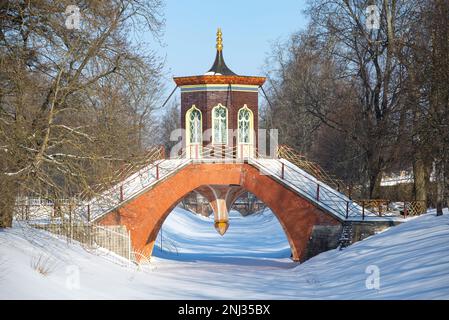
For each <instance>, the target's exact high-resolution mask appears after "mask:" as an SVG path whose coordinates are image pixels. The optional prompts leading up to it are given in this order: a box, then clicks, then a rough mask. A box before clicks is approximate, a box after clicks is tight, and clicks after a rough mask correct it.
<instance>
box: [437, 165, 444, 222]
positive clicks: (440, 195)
mask: <svg viewBox="0 0 449 320" xmlns="http://www.w3.org/2000/svg"><path fill="white" fill-rule="evenodd" d="M435 180H436V184H437V216H442V215H443V207H444V194H445V184H446V181H445V177H444V162H443V161H442V160H440V161H438V162H437V163H436V164H435Z"/></svg>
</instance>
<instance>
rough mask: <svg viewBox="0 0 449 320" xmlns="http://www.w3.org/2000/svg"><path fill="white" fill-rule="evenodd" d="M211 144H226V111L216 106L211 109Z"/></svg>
mask: <svg viewBox="0 0 449 320" xmlns="http://www.w3.org/2000/svg"><path fill="white" fill-rule="evenodd" d="M212 131H213V135H212V143H214V144H227V142H228V109H226V107H224V106H222V105H221V104H218V106H216V107H214V108H213V109H212Z"/></svg>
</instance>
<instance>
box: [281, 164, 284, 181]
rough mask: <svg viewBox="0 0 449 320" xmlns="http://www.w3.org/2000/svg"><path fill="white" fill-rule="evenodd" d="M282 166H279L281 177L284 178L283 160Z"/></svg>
mask: <svg viewBox="0 0 449 320" xmlns="http://www.w3.org/2000/svg"><path fill="white" fill-rule="evenodd" d="M281 164H282V166H281V179H282V180H284V171H285V168H284V167H285V164H284V163H283V162H281Z"/></svg>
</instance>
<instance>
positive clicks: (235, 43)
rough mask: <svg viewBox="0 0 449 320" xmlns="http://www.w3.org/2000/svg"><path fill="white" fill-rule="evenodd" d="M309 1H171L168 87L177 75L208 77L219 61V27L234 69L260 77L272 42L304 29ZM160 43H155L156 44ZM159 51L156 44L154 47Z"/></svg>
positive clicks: (163, 49) (164, 50)
mask: <svg viewBox="0 0 449 320" xmlns="http://www.w3.org/2000/svg"><path fill="white" fill-rule="evenodd" d="M305 3H306V0H278V1H269V0H240V1H239V0H221V1H218V0H166V6H165V18H166V27H165V34H164V36H163V38H162V41H163V43H164V46H157V45H156V48H155V49H156V50H157V52H158V54H159V55H160V56H162V57H164V58H165V59H166V60H165V61H166V63H165V70H166V71H167V74H166V76H167V79H166V81H167V89H168V90H171V88H172V87H173V85H174V84H173V82H171V81H170V78H171V77H172V76H189V75H198V74H203V73H205V72H206V71H207V70H209V68H210V67H211V66H212V63H213V61H214V58H215V52H216V51H215V50H216V49H215V38H216V31H217V27H221V28H222V31H223V44H224V48H223V53H224V57H225V61H226V64H227V65H228V67H229V68H230V69H231V70H232V71H234V72H235V73H237V74H240V75H260V74H261V73H262V66H263V63H264V61H265V58H266V56H267V54H268V53H269V52H270V46H271V43H272V42H273V41H275V40H277V39H287V38H288V36H289V34H291V33H292V32H294V31H297V30H299V29H301V28H303V27H304V26H305V24H306V18H305V16H304V15H303V13H302V10H303V9H304V8H305ZM153 44H154V42H153ZM152 47H153V48H154V46H152Z"/></svg>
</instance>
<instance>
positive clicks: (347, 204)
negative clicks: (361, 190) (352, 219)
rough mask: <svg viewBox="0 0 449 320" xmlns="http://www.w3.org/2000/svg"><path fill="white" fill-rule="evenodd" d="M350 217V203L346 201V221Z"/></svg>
mask: <svg viewBox="0 0 449 320" xmlns="http://www.w3.org/2000/svg"><path fill="white" fill-rule="evenodd" d="M348 217H349V201H346V219H348Z"/></svg>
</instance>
